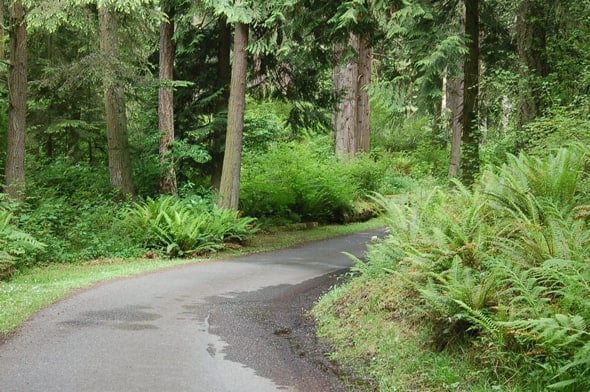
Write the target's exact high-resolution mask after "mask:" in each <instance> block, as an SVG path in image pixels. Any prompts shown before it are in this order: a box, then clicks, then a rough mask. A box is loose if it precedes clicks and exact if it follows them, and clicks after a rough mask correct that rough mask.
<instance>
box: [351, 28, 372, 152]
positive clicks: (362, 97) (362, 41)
mask: <svg viewBox="0 0 590 392" xmlns="http://www.w3.org/2000/svg"><path fill="white" fill-rule="evenodd" d="M358 56H359V62H358V78H357V84H358V87H357V96H358V98H357V114H356V135H355V139H356V151H355V153H357V152H369V151H370V150H371V140H370V136H371V132H370V119H371V106H370V104H369V91H368V88H369V85H370V84H371V67H372V64H373V48H372V47H371V46H370V44H369V40H368V39H367V37H366V36H361V37H359V51H358Z"/></svg>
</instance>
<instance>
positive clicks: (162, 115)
mask: <svg viewBox="0 0 590 392" xmlns="http://www.w3.org/2000/svg"><path fill="white" fill-rule="evenodd" d="M162 9H163V10H164V11H165V12H166V16H167V19H168V20H166V21H162V22H161V23H160V89H159V92H158V127H159V129H160V192H161V193H163V194H170V195H176V194H178V189H177V186H176V171H175V169H174V159H172V156H171V143H172V142H173V141H174V89H173V87H172V81H173V80H174V50H175V48H174V42H173V40H172V37H173V35H174V20H173V18H174V14H173V12H172V11H171V10H170V3H169V1H163V3H162Z"/></svg>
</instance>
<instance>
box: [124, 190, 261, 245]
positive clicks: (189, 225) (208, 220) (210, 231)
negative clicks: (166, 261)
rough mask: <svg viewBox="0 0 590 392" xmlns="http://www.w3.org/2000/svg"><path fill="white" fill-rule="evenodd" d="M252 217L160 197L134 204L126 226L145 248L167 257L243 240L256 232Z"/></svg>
mask: <svg viewBox="0 0 590 392" xmlns="http://www.w3.org/2000/svg"><path fill="white" fill-rule="evenodd" d="M254 223H255V221H254V219H253V218H248V217H239V216H238V212H237V211H232V210H226V209H221V208H217V207H216V206H213V205H209V204H208V203H205V202H203V201H202V200H196V199H195V200H191V199H180V198H177V197H173V196H160V197H159V198H157V199H149V198H148V199H147V200H146V201H144V202H140V203H134V204H133V205H132V207H131V208H130V210H129V213H128V215H127V225H128V226H129V227H130V228H131V229H132V231H133V232H136V233H137V232H139V233H140V236H141V237H143V239H144V241H145V246H146V247H148V248H153V249H157V250H162V251H164V252H165V253H166V254H168V255H171V256H185V255H189V256H190V255H194V254H198V253H203V252H208V251H214V250H218V249H220V248H222V247H223V244H224V242H229V241H237V242H242V241H245V240H247V239H248V238H250V237H251V236H252V234H254V232H255V231H256V228H255V224H254Z"/></svg>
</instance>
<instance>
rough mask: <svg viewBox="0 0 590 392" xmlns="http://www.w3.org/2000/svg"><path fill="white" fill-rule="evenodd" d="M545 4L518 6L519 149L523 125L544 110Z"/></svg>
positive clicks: (526, 0)
mask: <svg viewBox="0 0 590 392" xmlns="http://www.w3.org/2000/svg"><path fill="white" fill-rule="evenodd" d="M545 7H546V6H545V5H544V1H542V0H523V1H521V3H520V5H519V7H518V14H517V18H516V36H517V52H518V58H519V60H520V63H521V64H520V70H521V83H522V85H521V86H520V89H519V94H518V112H517V124H516V130H517V138H516V140H517V142H516V146H515V148H516V151H519V150H521V149H522V148H523V147H524V146H525V143H526V140H527V137H526V134H525V131H524V126H525V125H526V124H528V123H529V122H531V121H532V120H534V119H535V118H537V117H539V116H540V115H541V114H542V113H543V108H544V105H543V99H542V97H541V91H540V88H539V80H540V78H542V77H544V76H547V73H548V65H547V52H546V46H547V29H546V22H547V16H546V11H545Z"/></svg>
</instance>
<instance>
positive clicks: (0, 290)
mask: <svg viewBox="0 0 590 392" xmlns="http://www.w3.org/2000/svg"><path fill="white" fill-rule="evenodd" d="M381 226H384V221H382V220H379V219H373V220H371V221H369V222H364V223H356V224H350V225H344V226H338V225H332V226H321V227H314V228H310V229H308V230H288V229H285V230H281V231H273V232H264V233H259V234H257V235H256V236H255V237H254V238H253V239H252V241H251V244H250V245H249V246H248V247H244V248H240V249H235V250H232V251H225V252H220V253H217V254H213V255H212V256H211V257H209V258H207V259H205V258H201V259H99V260H95V261H92V262H87V263H81V264H48V265H47V266H42V267H35V268H32V269H29V270H25V271H20V272H18V273H17V274H16V275H15V276H14V277H13V278H12V279H10V280H9V281H6V282H0V337H1V335H7V334H8V333H10V332H11V331H13V330H14V329H15V328H17V327H18V326H19V325H21V324H22V323H23V322H24V321H25V320H27V319H28V318H29V317H30V316H31V315H32V314H34V313H35V312H37V311H38V310H40V309H43V308H44V307H46V306H47V305H49V304H51V303H54V302H57V301H59V300H60V299H62V298H64V297H66V296H67V295H69V294H70V293H72V292H74V291H75V290H77V289H82V288H87V287H89V286H92V285H93V284H96V283H98V282H101V281H105V280H110V279H117V278H121V277H128V276H132V275H136V274H140V273H144V272H149V271H155V270H158V269H163V268H167V267H172V266H178V265H183V264H192V263H199V262H202V261H205V260H211V259H220V258H226V257H232V256H238V255H245V254H250V253H257V252H265V251H271V250H276V249H282V248H287V247H291V246H295V245H298V244H301V243H304V242H308V241H314V240H321V239H326V238H331V237H336V236H340V235H345V234H350V233H354V232H358V231H363V230H369V229H373V228H377V227H381Z"/></svg>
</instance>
